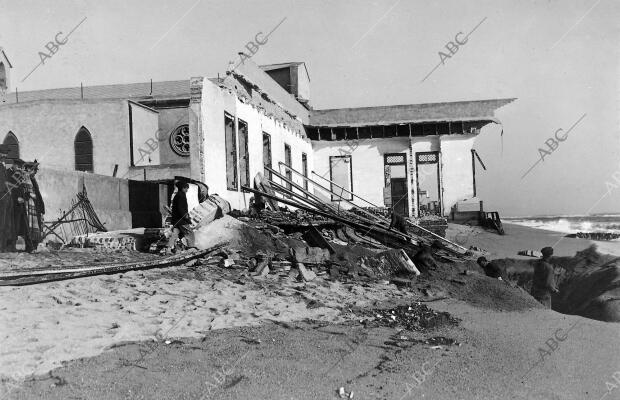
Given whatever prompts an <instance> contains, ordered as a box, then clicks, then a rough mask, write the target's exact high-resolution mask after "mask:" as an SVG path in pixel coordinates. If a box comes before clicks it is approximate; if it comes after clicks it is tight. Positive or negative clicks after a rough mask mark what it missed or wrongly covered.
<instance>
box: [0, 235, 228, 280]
mask: <svg viewBox="0 0 620 400" xmlns="http://www.w3.org/2000/svg"><path fill="white" fill-rule="evenodd" d="M222 246H223V245H218V246H215V247H212V248H209V249H206V250H200V251H197V252H188V253H183V254H179V255H173V256H169V257H165V258H161V259H155V260H149V261H133V262H125V263H114V264H102V265H75V266H72V267H65V268H63V269H48V270H34V271H27V270H22V271H19V272H13V273H9V274H3V275H0V286H21V285H31V284H35V283H43V282H52V281H60V280H65V279H73V278H81V277H85V276H93V275H101V274H110V273H117V272H123V271H133V270H138V269H149V268H164V267H171V266H173V265H178V264H184V263H186V262H188V261H191V260H194V259H198V258H202V257H204V256H206V255H208V254H209V253H212V252H214V251H217V250H219V249H220V248H222Z"/></svg>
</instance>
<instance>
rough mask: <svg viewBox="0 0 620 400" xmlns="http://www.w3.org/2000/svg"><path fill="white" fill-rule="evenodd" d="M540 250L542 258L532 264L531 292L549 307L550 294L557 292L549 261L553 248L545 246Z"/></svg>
mask: <svg viewBox="0 0 620 400" xmlns="http://www.w3.org/2000/svg"><path fill="white" fill-rule="evenodd" d="M540 252H541V253H542V258H541V259H540V260H538V261H537V262H536V264H535V265H534V276H533V278H532V291H531V293H532V296H533V297H534V298H535V299H536V300H538V301H539V302H540V303H541V304H542V305H544V306H545V307H546V308H548V309H551V294H552V293H558V292H559V290H558V288H557V286H556V284H555V275H554V272H553V265H551V263H550V260H551V256H552V255H553V248H551V247H545V248H543V249H542V250H541V251H540Z"/></svg>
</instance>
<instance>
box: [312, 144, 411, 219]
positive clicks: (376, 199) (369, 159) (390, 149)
mask: <svg viewBox="0 0 620 400" xmlns="http://www.w3.org/2000/svg"><path fill="white" fill-rule="evenodd" d="M347 143H349V144H351V146H349V145H348V144H347ZM356 143H357V146H356ZM312 149H313V151H314V172H316V173H317V174H319V175H321V176H324V177H325V178H327V179H329V157H330V156H340V155H345V154H350V155H351V169H352V175H353V192H354V193H355V194H356V195H358V196H360V197H363V198H364V199H366V200H368V201H370V202H371V203H374V204H376V205H378V206H381V207H383V206H384V202H383V187H384V186H385V180H384V176H383V155H384V154H385V153H404V154H406V155H407V160H408V159H409V138H406V137H405V138H388V139H360V140H359V141H357V142H354V141H349V142H345V141H316V140H315V141H312ZM349 152H350V153H349ZM407 174H409V169H408V168H407ZM312 178H313V179H315V178H316V176H314V175H313V176H312ZM409 178H410V177H409ZM316 180H317V182H321V180H320V179H319V178H316ZM407 182H408V186H409V187H408V190H409V192H410V193H411V186H410V185H411V179H408V180H407ZM325 186H326V187H329V184H328V183H327V184H326V185H325ZM315 192H316V193H320V194H322V195H323V197H324V196H325V192H324V191H322V190H320V189H315ZM409 197H410V198H409V201H410V203H409V207H411V196H409ZM353 202H354V203H355V204H356V205H358V206H363V207H367V206H368V204H366V203H364V202H363V201H361V200H358V199H355V198H354V201H353ZM340 206H341V207H343V208H350V207H351V206H350V205H347V204H346V203H345V202H341V204H340Z"/></svg>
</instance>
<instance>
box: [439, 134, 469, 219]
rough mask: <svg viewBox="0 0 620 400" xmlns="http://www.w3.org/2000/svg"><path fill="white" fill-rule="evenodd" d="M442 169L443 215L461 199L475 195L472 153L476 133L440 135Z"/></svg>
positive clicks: (448, 212)
mask: <svg viewBox="0 0 620 400" xmlns="http://www.w3.org/2000/svg"><path fill="white" fill-rule="evenodd" d="M439 140H440V146H441V155H442V157H441V170H442V177H443V201H444V207H443V215H444V216H448V215H450V210H451V209H452V207H453V206H454V205H455V204H456V202H457V201H459V200H464V199H467V198H471V197H473V195H474V186H473V171H472V158H471V157H472V155H471V149H472V148H473V147H474V142H475V140H476V135H451V136H440V139H439Z"/></svg>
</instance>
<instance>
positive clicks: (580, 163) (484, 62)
mask: <svg viewBox="0 0 620 400" xmlns="http://www.w3.org/2000/svg"><path fill="white" fill-rule="evenodd" d="M85 17H86V20H84V21H83V19H84V18H85ZM284 18H286V19H285V20H284V21H283V22H282V24H281V25H280V26H279V27H278V28H277V29H276V30H275V31H274V32H273V34H272V35H271V36H270V37H269V40H268V42H267V43H265V44H264V45H263V46H261V47H260V49H259V50H258V52H257V53H256V54H255V55H254V58H253V60H254V61H255V62H256V63H258V64H269V63H276V62H285V61H305V62H306V64H307V66H308V69H309V72H310V77H311V88H312V89H311V90H312V93H311V100H312V104H313V106H314V107H315V108H317V109H320V108H338V107H357V106H373V105H389V104H407V103H425V102H438V101H457V100H477V99H489V98H505V97H517V98H518V100H517V101H516V102H514V103H513V104H511V105H509V106H506V107H504V108H502V109H501V111H500V112H499V113H498V116H499V118H500V119H501V120H502V122H503V127H497V128H496V129H493V130H492V131H490V132H489V133H486V134H484V135H481V136H480V137H479V139H478V141H477V143H476V146H475V147H476V149H477V150H478V152H479V154H480V155H481V157H482V159H483V161H484V162H485V164H486V166H487V171H481V168H477V170H478V171H479V173H478V177H477V179H478V186H479V194H480V195H481V197H482V198H483V199H484V200H485V203H486V205H487V207H486V208H487V209H488V210H499V211H500V213H501V214H502V215H506V216H508V215H513V216H514V215H538V214H585V213H586V212H591V213H596V212H620V135H619V130H620V123H619V122H620V121H619V119H618V116H619V115H620V108H619V104H620V102H619V100H620V99H619V98H618V97H619V94H620V88H619V87H618V85H619V81H620V70H619V68H618V67H619V61H620V57H619V54H618V53H619V51H620V50H619V49H620V46H619V43H620V41H619V39H620V32H619V25H620V24H618V20H620V2H618V1H617V0H583V1H581V0H574V1H571V0H562V1H547V0H541V1H507V0H500V1H498V0H492V1H467V2H465V1H463V0H458V1H433V2H431V1H407V0H401V1H398V0H386V1H360V0H356V1H316V0H312V1H271V0H262V1H243V2H242V1H217V2H216V1H210V0H198V1H197V0H170V1H163V0H155V1H154V0H148V1H147V0H145V1H142V0H139V1H128V0H113V1H110V0H107V1H62V0H55V1H53V2H49V1H28V0H20V1H5V0H0V46H2V47H4V49H5V51H6V52H7V54H8V56H9V58H10V60H11V62H12V64H13V67H14V68H13V70H12V81H13V82H12V86H13V88H15V86H17V87H18V88H19V90H33V89H42V88H53V87H66V86H79V84H80V82H83V83H84V85H95V84H110V83H128V82H142V81H148V80H149V79H151V78H152V79H153V80H155V81H158V80H174V79H187V78H189V77H191V76H208V77H212V76H217V74H218V72H219V73H220V74H223V73H224V72H225V70H226V68H227V65H228V62H229V61H238V56H237V53H238V52H239V51H244V50H245V47H244V46H245V44H246V43H247V42H248V41H250V40H253V38H254V37H255V36H256V34H257V33H258V32H263V33H264V34H266V33H267V32H269V31H270V30H272V29H273V28H274V27H275V26H276V25H277V24H278V23H279V22H281V21H282V20H283V19H284ZM81 21H83V22H82V24H81V25H79V27H78V28H77V29H75V31H74V32H73V33H72V34H71V36H70V37H69V39H68V41H67V42H66V44H65V45H63V46H61V47H60V48H59V50H58V52H57V53H56V54H54V55H53V56H52V58H51V59H47V60H46V61H45V64H43V65H41V66H40V67H39V68H37V69H36V70H35V71H34V72H33V73H32V74H31V75H30V76H29V77H28V78H27V79H26V80H25V81H24V82H21V80H22V79H23V78H24V77H25V76H26V75H27V74H28V73H29V72H30V71H31V70H32V69H33V68H34V67H35V66H36V65H37V64H38V63H39V62H40V58H39V55H38V52H39V51H45V49H44V46H45V44H46V43H47V42H48V41H52V40H54V38H55V36H56V34H57V33H58V32H60V31H62V32H63V34H62V35H60V36H59V38H60V39H62V38H64V35H66V34H67V33H68V32H69V31H71V30H72V29H73V28H74V27H75V26H76V25H78V24H79V23H80V22H81ZM476 26H477V28H476V30H475V31H474V32H473V33H472V34H471V35H470V36H469V38H468V40H467V43H465V44H464V45H462V46H460V47H459V49H458V51H457V52H455V53H454V54H451V57H450V58H445V59H444V64H439V67H438V68H437V69H435V70H434V71H433V72H432V73H431V74H430V76H429V77H428V78H427V79H426V80H424V81H423V82H422V80H423V79H424V78H425V76H426V75H427V74H428V73H429V72H430V71H431V70H433V68H434V67H435V66H437V65H438V63H440V61H441V60H440V55H439V52H440V51H443V52H444V53H447V54H450V53H449V52H448V50H446V48H445V45H446V43H447V42H449V41H455V36H456V35H457V34H458V33H459V32H463V34H465V35H466V34H468V33H469V32H471V31H472V30H473V29H474V28H475V27H476ZM458 37H459V38H460V41H461V42H463V40H462V39H463V35H459V36H458ZM245 51H247V50H245ZM584 115H585V116H584ZM577 121H579V122H578V123H577V125H575V126H574V128H573V129H572V131H571V132H570V133H569V134H568V136H567V137H566V140H564V141H563V142H560V143H559V146H558V147H557V149H556V150H555V151H553V152H552V153H551V154H549V155H545V157H544V160H543V161H542V162H539V163H538V165H536V166H535V167H534V168H533V169H532V170H531V172H530V173H529V174H528V175H526V176H525V178H523V179H522V178H521V177H522V175H523V174H524V173H525V172H526V171H527V170H528V169H529V168H530V167H531V166H532V165H533V164H534V163H535V162H537V161H540V159H541V156H540V152H539V150H538V149H539V148H543V149H547V150H548V147H547V145H546V144H545V141H546V140H547V139H548V138H549V137H552V136H553V135H554V134H555V133H556V131H557V130H558V129H560V128H561V129H563V131H560V133H559V134H558V136H561V137H564V133H565V132H566V131H567V130H568V129H569V128H570V127H571V126H573V125H574V124H575V123H576V122H577ZM502 128H503V131H504V134H503V137H500V132H501V129H502ZM502 142H503V152H502ZM548 151H549V150H548ZM614 172H617V173H616V176H617V177H618V183H614V178H613V174H614ZM614 185H615V186H618V188H617V189H615V190H613V189H614V188H613V186H614ZM608 188H611V189H612V190H611V191H610V192H608Z"/></svg>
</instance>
